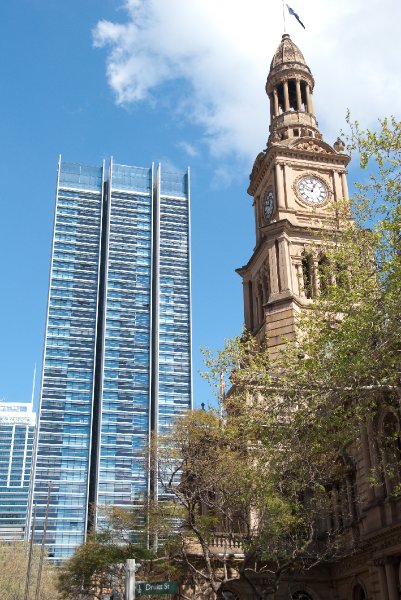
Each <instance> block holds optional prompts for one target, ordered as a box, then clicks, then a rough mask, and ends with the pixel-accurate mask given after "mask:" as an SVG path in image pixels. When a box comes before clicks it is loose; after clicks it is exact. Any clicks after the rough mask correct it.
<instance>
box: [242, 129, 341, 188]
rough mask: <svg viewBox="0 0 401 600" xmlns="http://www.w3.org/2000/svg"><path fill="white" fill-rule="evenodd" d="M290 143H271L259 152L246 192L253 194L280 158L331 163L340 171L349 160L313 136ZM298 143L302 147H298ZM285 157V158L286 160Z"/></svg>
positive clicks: (288, 161) (286, 161)
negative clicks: (265, 149)
mask: <svg viewBox="0 0 401 600" xmlns="http://www.w3.org/2000/svg"><path fill="white" fill-rule="evenodd" d="M296 142H297V143H296V144H295V143H294V141H293V140H291V142H290V143H285V144H284V143H277V144H272V145H271V146H270V148H269V149H268V150H267V151H266V152H260V153H259V154H258V156H257V157H256V160H255V162H254V165H253V168H252V173H251V175H250V184H249V187H248V190H247V191H248V194H249V195H250V196H255V195H256V193H257V191H258V188H259V186H260V184H261V183H262V181H263V180H264V178H265V176H266V175H267V173H268V172H269V170H270V169H271V168H272V165H273V164H276V163H277V162H278V161H279V160H280V159H281V160H280V162H282V163H287V164H289V163H290V162H291V163H292V162H293V161H296V162H298V161H301V160H305V161H307V162H309V163H320V164H325V165H331V166H332V167H334V168H335V169H336V170H337V169H338V167H341V168H342V169H341V170H342V171H344V170H345V167H346V166H347V165H348V163H349V161H350V157H349V156H348V155H346V154H341V153H338V152H336V151H335V150H334V149H333V148H332V147H331V146H329V144H327V143H326V142H323V141H322V140H317V139H315V138H299V139H298V140H296ZM300 144H301V145H302V147H300ZM286 159H287V160H286Z"/></svg>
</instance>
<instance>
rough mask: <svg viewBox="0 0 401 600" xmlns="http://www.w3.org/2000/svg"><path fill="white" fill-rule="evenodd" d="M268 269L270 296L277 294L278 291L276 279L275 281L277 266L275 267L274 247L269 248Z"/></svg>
mask: <svg viewBox="0 0 401 600" xmlns="http://www.w3.org/2000/svg"><path fill="white" fill-rule="evenodd" d="M269 267H270V269H269V270H270V289H271V291H272V294H273V295H275V294H278V292H279V289H278V279H277V270H278V265H277V261H276V248H275V246H272V247H271V248H269Z"/></svg>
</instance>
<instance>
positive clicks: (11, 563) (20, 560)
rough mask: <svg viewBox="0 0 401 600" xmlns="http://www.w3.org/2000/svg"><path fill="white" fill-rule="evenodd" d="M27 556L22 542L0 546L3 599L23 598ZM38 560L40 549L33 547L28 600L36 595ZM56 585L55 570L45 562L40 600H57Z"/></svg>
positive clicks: (15, 599) (18, 599)
mask: <svg viewBox="0 0 401 600" xmlns="http://www.w3.org/2000/svg"><path fill="white" fill-rule="evenodd" d="M28 555H29V547H28V545H27V544H25V543H23V542H13V543H1V544H0V588H1V593H2V596H3V598H6V599H7V600H22V599H23V598H24V593H25V584H26V574H27V567H28ZM39 560H40V548H39V547H38V546H36V547H35V546H34V548H33V557H32V571H31V578H30V585H29V597H30V598H34V597H35V594H36V587H37V573H38V566H39ZM56 583H57V572H56V569H55V568H54V567H52V566H51V565H50V564H48V563H46V562H45V563H44V565H43V570H42V576H41V585H40V596H39V597H40V600H57V598H59V596H58V594H57V589H56Z"/></svg>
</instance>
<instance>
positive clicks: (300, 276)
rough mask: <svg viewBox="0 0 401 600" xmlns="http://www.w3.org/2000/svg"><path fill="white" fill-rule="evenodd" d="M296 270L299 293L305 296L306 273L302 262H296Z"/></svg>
mask: <svg viewBox="0 0 401 600" xmlns="http://www.w3.org/2000/svg"><path fill="white" fill-rule="evenodd" d="M295 272H296V274H297V281H298V293H299V295H300V296H301V298H305V289H304V274H303V272H302V264H301V263H299V262H297V263H295Z"/></svg>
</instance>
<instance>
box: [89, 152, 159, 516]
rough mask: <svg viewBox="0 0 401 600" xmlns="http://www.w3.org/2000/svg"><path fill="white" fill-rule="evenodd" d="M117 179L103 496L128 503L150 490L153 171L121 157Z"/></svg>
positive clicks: (113, 178) (113, 182) (113, 177)
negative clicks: (121, 163)
mask: <svg viewBox="0 0 401 600" xmlns="http://www.w3.org/2000/svg"><path fill="white" fill-rule="evenodd" d="M109 184H110V190H109V193H110V195H109V198H110V214H109V233H108V258H107V275H106V280H107V282H106V320H105V338H104V372H103V400H102V411H101V413H102V418H101V436H100V467H99V486H98V497H97V503H98V504H99V505H104V504H114V505H120V506H124V505H125V506H127V505H131V504H132V503H133V502H139V503H142V502H143V497H144V495H145V494H146V493H147V492H148V469H147V463H146V454H147V451H146V450H147V446H148V443H149V412H150V327H151V301H150V293H151V268H152V264H151V262H152V261H151V242H152V240H151V233H152V184H153V171H152V169H143V168H140V167H130V166H124V165H117V164H113V165H112V169H111V173H110V176H109Z"/></svg>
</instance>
